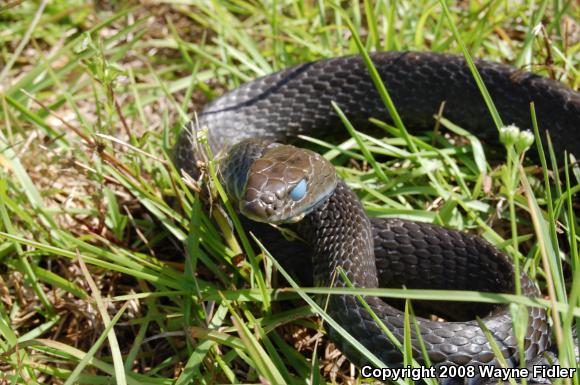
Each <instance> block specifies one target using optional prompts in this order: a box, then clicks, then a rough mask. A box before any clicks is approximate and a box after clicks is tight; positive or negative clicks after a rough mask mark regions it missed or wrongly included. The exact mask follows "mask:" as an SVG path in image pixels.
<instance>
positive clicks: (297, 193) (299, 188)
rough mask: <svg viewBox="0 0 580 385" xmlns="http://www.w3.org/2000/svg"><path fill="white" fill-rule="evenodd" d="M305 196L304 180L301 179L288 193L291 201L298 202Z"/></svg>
mask: <svg viewBox="0 0 580 385" xmlns="http://www.w3.org/2000/svg"><path fill="white" fill-rule="evenodd" d="M304 195H306V179H302V180H301V181H300V182H298V184H297V185H296V186H295V187H294V188H293V189H292V190H291V191H290V194H288V196H290V198H291V199H292V200H293V201H299V200H300V199H302V198H304Z"/></svg>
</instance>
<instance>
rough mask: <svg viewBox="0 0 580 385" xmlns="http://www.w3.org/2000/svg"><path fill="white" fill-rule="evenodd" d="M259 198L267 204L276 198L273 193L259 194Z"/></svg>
mask: <svg viewBox="0 0 580 385" xmlns="http://www.w3.org/2000/svg"><path fill="white" fill-rule="evenodd" d="M260 200H261V201H262V202H264V203H265V204H267V205H271V204H272V203H274V202H275V201H276V198H275V197H274V195H273V194H263V195H261V196H260Z"/></svg>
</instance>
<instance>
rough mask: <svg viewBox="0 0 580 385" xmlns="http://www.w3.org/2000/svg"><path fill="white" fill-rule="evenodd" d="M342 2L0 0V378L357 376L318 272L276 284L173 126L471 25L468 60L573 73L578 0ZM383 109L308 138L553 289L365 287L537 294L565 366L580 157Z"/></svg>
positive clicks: (445, 48)
mask: <svg viewBox="0 0 580 385" xmlns="http://www.w3.org/2000/svg"><path fill="white" fill-rule="evenodd" d="M343 5H344V6H345V8H344V9H342V10H341V9H339V8H337V7H336V6H335V5H333V4H332V3H330V2H325V1H318V2H305V1H274V2H270V3H262V2H252V1H246V0H240V1H235V2H225V1H214V2H193V1H192V2H190V3H189V2H187V1H182V2H169V1H168V2H164V1H160V2H156V3H155V4H152V3H149V2H143V4H138V3H137V5H132V6H129V5H125V4H124V3H123V2H112V3H110V4H106V3H102V4H101V3H100V2H99V5H95V4H86V3H85V2H81V1H76V0H65V1H60V2H48V1H44V2H43V1H40V2H19V1H14V2H8V3H5V4H4V5H1V6H0V47H1V50H0V63H2V65H1V68H2V69H1V70H0V164H1V165H2V168H1V169H0V383H7V384H12V383H14V384H16V383H30V384H40V383H66V384H72V383H86V384H104V383H119V384H124V383H127V384H174V383H175V384H188V383H195V384H223V383H263V382H269V383H272V384H278V383H304V382H310V383H313V384H314V383H316V384H318V383H326V382H329V383H330V382H333V381H335V382H338V383H358V382H361V381H362V380H361V379H360V378H359V377H358V376H359V375H358V374H357V372H356V371H355V370H353V368H351V367H350V366H349V365H348V362H346V361H345V359H344V357H342V356H340V354H339V352H338V351H337V350H336V349H335V348H333V347H332V344H330V343H329V342H328V340H327V339H326V338H324V331H323V330H324V329H323V327H322V325H321V322H320V321H319V320H318V318H317V317H315V316H313V314H314V313H315V312H314V310H313V309H314V305H315V304H314V303H313V302H309V303H308V302H307V304H305V302H302V301H300V299H299V298H300V296H303V297H304V296H305V295H308V294H314V293H318V294H323V295H324V294H328V293H329V290H328V289H323V288H322V289H320V288H319V289H315V288H302V289H300V288H295V289H275V288H277V287H279V286H278V285H277V284H276V278H275V275H274V274H273V272H274V270H275V264H276V263H275V260H273V259H271V258H269V257H268V256H267V254H264V253H262V252H260V250H255V251H256V252H258V253H256V252H254V251H252V250H250V248H249V246H248V242H247V241H242V240H243V239H244V237H243V236H242V234H243V232H241V233H240V232H237V230H232V229H231V227H230V225H229V222H228V219H227V217H226V216H229V215H230V214H229V213H226V214H225V215H224V213H225V212H224V211H222V210H221V209H220V207H223V205H222V203H221V197H220V195H219V194H217V192H215V193H214V194H215V195H214V196H212V197H210V199H206V200H205V203H202V202H201V201H200V193H199V190H196V189H195V188H193V189H190V188H188V186H189V187H195V186H194V185H192V183H191V181H189V180H188V179H187V178H181V176H180V175H179V173H178V172H177V170H175V168H174V167H173V166H172V163H171V162H170V151H171V147H172V143H173V141H174V140H175V138H176V135H177V133H178V132H179V130H180V129H181V127H182V126H183V124H184V123H185V122H186V121H187V120H188V119H189V118H190V117H191V116H192V115H193V112H194V111H196V110H199V109H200V108H201V107H202V106H203V104H204V103H205V102H206V101H208V100H210V99H212V98H215V97H217V96H219V95H220V94H221V93H222V92H223V91H224V90H226V89H231V88H233V87H235V86H237V85H239V84H241V83H243V82H245V81H247V80H250V79H252V78H255V77H257V76H260V75H264V74H267V73H270V72H272V71H274V70H277V69H280V68H284V67H287V66H289V65H292V64H297V63H302V62H304V61H309V60H315V59H319V58H324V57H332V56H337V55H342V54H347V53H354V52H358V51H359V50H360V49H362V48H364V49H366V50H370V51H372V50H393V49H397V50H422V51H436V52H454V53H461V52H462V45H461V44H460V43H459V42H463V44H464V47H465V48H466V49H467V51H468V52H469V53H470V54H471V55H472V56H474V57H482V58H487V59H489V60H494V61H500V62H508V63H512V64H514V65H517V66H519V67H523V68H526V69H531V70H533V71H534V72H538V73H541V74H543V75H546V76H554V77H556V78H558V79H560V80H561V81H562V82H564V83H566V84H568V85H569V86H570V87H572V88H576V89H577V88H578V85H579V83H580V76H579V74H578V70H577V68H578V62H579V60H580V54H579V51H580V43H579V42H578V38H577V28H578V25H577V23H576V22H575V20H578V16H579V8H578V5H577V4H575V3H574V2H573V1H538V2H535V1H527V2H519V1H507V0H497V1H489V2H479V1H467V2H461V3H458V4H455V3H453V4H451V3H449V7H450V8H449V10H448V12H446V11H445V9H444V8H443V7H442V6H441V3H440V2H439V1H435V0H432V1H427V0H420V1H414V2H411V1H397V2H390V1H379V2H371V1H352V2H350V3H348V4H346V3H345V4H343ZM347 5H348V7H346V6H347ZM540 21H541V22H542V26H543V27H542V28H537V26H538V24H539V22H540ZM575 23H576V24H575ZM349 24H350V25H351V26H352V27H351V28H350V29H349ZM353 32H356V33H354V34H353ZM357 34H358V35H360V46H357V40H356V38H355V37H356V36H357ZM387 91H388V90H387ZM395 107H396V106H395ZM337 108H340V106H337ZM531 113H532V114H533V110H532V111H531ZM346 118H348V117H346ZM496 121H498V120H497V118H496ZM402 123H404V122H402ZM377 124H379V125H380V126H381V127H382V128H384V132H385V135H384V137H382V138H372V137H369V136H368V135H365V134H364V133H357V134H355V135H354V139H350V140H348V141H346V142H344V143H320V142H319V141H317V140H316V139H315V138H305V140H309V141H314V142H316V143H318V144H321V145H322V146H323V148H326V149H327V152H326V153H325V156H326V157H327V158H328V159H331V160H332V161H333V163H334V164H335V165H336V167H337V170H338V173H339V174H340V176H341V177H342V178H343V179H345V180H346V181H347V182H348V184H349V185H350V186H351V187H352V188H353V189H355V191H356V192H357V194H358V195H359V197H360V198H361V199H362V201H363V203H364V205H365V208H366V209H367V212H368V213H369V215H372V216H381V217H403V218H409V219H413V220H419V221H426V222H434V223H439V224H444V225H446V226H450V227H453V228H457V229H462V230H468V231H470V232H473V233H478V234H480V235H481V236H482V237H484V238H486V239H487V240H488V241H490V242H491V243H493V244H495V245H497V246H498V247H499V248H500V249H502V250H504V251H506V252H507V253H508V254H509V255H510V256H512V257H513V258H514V260H515V261H517V266H519V268H520V269H521V270H523V271H525V272H527V273H528V274H529V275H530V276H531V277H532V278H533V279H534V280H536V281H537V282H538V284H539V286H540V287H541V288H542V291H543V292H544V293H545V294H546V296H545V298H544V299H541V300H537V301H532V300H530V299H528V298H525V297H522V296H518V295H510V296H508V295H496V296H493V295H489V296H484V295H482V294H480V293H471V292H425V291H417V290H402V289H381V290H373V291H369V294H376V295H383V296H384V295H386V296H390V297H397V298H401V297H402V298H413V299H418V298H424V299H433V298H439V299H442V298H447V299H460V300H466V301H491V302H502V303H509V304H512V305H510V306H511V307H512V310H513V313H514V314H519V311H518V306H526V305H527V306H529V305H532V304H540V305H541V306H545V307H547V308H549V309H551V310H552V311H551V315H552V320H553V321H554V324H555V325H554V330H555V333H554V334H555V337H556V340H557V344H558V352H559V356H560V359H561V360H562V362H564V363H566V362H567V363H568V364H570V365H574V364H573V363H572V362H573V361H574V358H573V354H572V347H573V337H572V335H571V330H572V327H571V326H572V325H573V324H574V323H575V322H576V319H577V317H579V316H580V303H579V300H578V298H579V295H580V277H579V275H580V268H579V267H578V265H579V259H578V235H577V234H578V227H577V226H578V219H577V217H576V212H575V209H574V204H575V203H574V202H575V200H576V201H577V195H578V191H579V190H580V185H579V184H578V181H579V180H580V170H579V169H578V167H577V165H573V164H572V161H571V160H570V159H568V158H565V162H566V163H565V164H561V163H557V162H556V160H555V159H556V157H555V156H553V154H552V153H551V151H550V148H544V149H542V150H541V151H540V154H542V156H541V157H540V162H539V167H536V166H532V165H529V164H528V165H526V166H525V167H522V166H521V162H520V159H519V157H518V156H517V153H516V151H515V149H513V150H514V151H509V149H508V153H511V154H513V155H514V156H508V158H507V159H506V162H504V164H499V165H498V164H497V162H495V163H493V165H492V164H490V162H489V160H490V159H489V158H488V157H486V154H488V153H487V152H485V151H483V150H482V145H481V143H479V141H477V140H476V139H475V138H474V137H473V136H472V135H470V134H469V133H466V132H464V131H463V130H462V129H461V128H460V127H456V126H454V125H453V123H452V122H448V121H446V120H444V119H442V120H441V126H442V127H440V131H441V132H444V133H447V132H451V133H453V135H452V136H449V135H435V134H434V133H425V134H424V135H422V136H411V135H409V134H406V132H405V131H404V130H403V129H402V126H400V125H399V124H397V125H396V127H392V126H389V125H386V124H384V123H380V122H377ZM353 129H354V130H356V127H354V128H353ZM353 132H354V131H353ZM538 135H539V134H538V132H536V136H537V137H536V141H535V144H534V145H539V143H540V142H539V140H538V139H539V138H538ZM450 138H451V139H450ZM355 139H356V140H355ZM384 155H388V156H389V158H387V160H386V161H384V162H382V163H381V162H378V161H376V159H383V158H384ZM488 156H489V155H488ZM560 159H561V158H560ZM369 164H370V165H371V166H370V167H369ZM564 166H566V167H564ZM559 168H563V169H564V173H553V172H550V171H549V170H550V169H552V170H553V169H559ZM208 206H211V209H208ZM233 216H234V217H235V214H233ZM348 290H349V289H342V291H343V292H344V291H346V292H349V291H348ZM332 292H333V293H335V292H337V291H335V290H333V291H332ZM350 293H351V294H361V293H362V291H361V290H360V289H357V290H356V291H354V290H351V291H350ZM289 300H290V301H291V302H289ZM318 312H319V313H322V314H323V318H324V319H325V322H332V320H329V319H326V318H325V317H324V311H323V309H318ZM409 319H410V320H412V317H409ZM408 322H409V323H412V321H408ZM522 322H523V321H519V322H518V323H517V324H518V325H521V324H522ZM410 326H411V325H410ZM578 382H579V378H578V377H575V378H573V379H571V380H570V381H569V383H574V384H578Z"/></svg>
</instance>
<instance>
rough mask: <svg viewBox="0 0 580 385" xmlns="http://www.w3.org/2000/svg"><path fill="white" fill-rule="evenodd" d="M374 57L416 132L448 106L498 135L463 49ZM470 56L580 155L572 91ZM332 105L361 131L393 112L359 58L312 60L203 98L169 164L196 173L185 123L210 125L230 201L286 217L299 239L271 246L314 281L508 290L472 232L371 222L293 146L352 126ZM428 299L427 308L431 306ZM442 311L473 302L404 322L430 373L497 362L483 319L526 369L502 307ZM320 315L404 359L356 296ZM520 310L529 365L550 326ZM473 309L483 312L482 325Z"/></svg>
mask: <svg viewBox="0 0 580 385" xmlns="http://www.w3.org/2000/svg"><path fill="white" fill-rule="evenodd" d="M370 59H371V60H372V62H373V64H374V66H375V68H376V70H377V72H378V74H379V75H380V78H381V79H382V81H383V83H384V85H385V87H386V88H387V90H388V92H389V95H390V97H391V99H392V101H393V103H394V105H395V106H396V109H397V111H398V114H399V115H400V117H401V119H402V121H403V122H404V123H405V126H406V127H407V128H408V130H409V131H410V132H411V133H419V132H423V131H425V130H432V129H433V127H434V124H435V122H436V118H437V115H438V114H439V112H440V110H441V107H442V103H444V106H443V109H442V110H443V116H444V117H445V118H447V119H449V120H450V121H452V122H453V123H455V124H457V125H459V126H461V127H463V128H464V129H466V130H468V131H469V132H471V133H473V134H474V135H476V136H477V137H478V138H480V139H482V140H485V141H486V143H487V142H489V143H490V144H492V145H493V144H494V143H497V140H498V139H497V138H498V129H497V126H496V125H495V124H494V121H493V119H492V117H491V114H490V113H489V108H488V106H487V105H486V103H485V101H484V98H483V97H482V94H481V91H480V88H478V86H477V83H476V81H475V80H474V77H473V75H472V72H471V70H470V68H469V65H468V63H467V62H466V60H465V59H464V57H463V56H458V55H450V54H440V53H430V52H380V53H373V54H371V55H370ZM474 64H475V67H476V68H477V70H478V72H479V74H480V76H481V79H482V80H483V83H484V84H485V85H486V87H487V89H488V90H489V93H490V95H491V98H492V100H493V101H494V103H495V106H497V110H498V112H499V115H500V116H501V118H502V121H504V122H507V123H510V124H515V125H516V126H518V127H519V128H521V129H528V128H531V127H532V120H531V118H530V103H532V102H533V103H534V108H535V112H536V117H537V124H538V127H540V129H541V130H543V131H547V132H548V133H549V135H550V138H551V143H552V145H553V147H554V149H555V152H556V153H557V154H559V156H560V157H561V156H562V154H564V152H565V151H567V152H568V153H572V154H580V132H579V129H580V94H579V93H578V92H576V91H574V90H572V89H570V88H568V87H566V86H565V85H564V84H562V83H561V82H559V81H556V80H552V79H549V78H546V77H542V76H540V75H537V74H533V73H530V72H527V71H523V70H520V69H516V68H514V67H512V66H509V65H506V64H500V63H495V62H490V61H485V60H479V59H478V60H474ZM332 102H334V103H336V105H338V106H339V107H340V108H341V110H342V111H343V112H344V114H345V115H346V116H347V117H348V119H349V121H350V122H351V123H352V125H353V126H354V127H356V129H357V130H359V131H363V132H364V131H372V130H373V129H375V130H376V126H375V125H373V123H372V121H371V120H370V119H369V118H371V117H374V118H378V119H381V120H383V121H387V122H390V121H392V120H391V117H390V114H389V112H388V110H387V109H386V107H385V104H384V102H383V101H382V99H381V96H380V94H379V92H378V91H377V89H376V87H375V85H374V83H373V79H372V77H371V76H370V75H369V71H368V69H367V65H366V64H365V61H364V60H363V59H362V57H361V56H360V55H352V56H344V57H335V58H330V59H324V60H318V61H313V62H309V63H303V64H299V65H296V66H293V67H290V68H287V69H283V70H281V71H278V72H275V73H272V74H269V75H266V76H263V77H259V78H257V79H255V80H252V81H249V82H247V83H245V84H242V85H240V86H239V87H237V88H235V89H233V90H231V91H229V92H226V93H225V94H223V95H222V96H220V97H218V98H217V99H215V100H213V101H211V102H210V103H208V104H207V105H205V107H204V108H203V109H202V110H201V111H200V113H199V114H198V115H197V120H196V121H195V124H193V123H192V124H190V125H188V126H186V128H185V129H183V130H182V131H181V134H180V135H179V137H178V139H177V142H176V145H175V148H174V161H175V163H176V165H177V166H178V167H179V168H180V169H181V170H183V171H184V172H187V173H189V174H190V175H192V176H199V174H200V169H199V165H200V163H199V160H200V150H199V146H197V145H196V133H195V132H194V131H195V130H193V128H194V126H195V127H197V128H205V129H207V131H206V132H207V134H206V135H207V142H208V143H209V147H210V148H211V149H212V153H213V154H219V155H216V157H217V158H219V161H218V162H219V163H218V170H219V176H220V181H221V182H222V184H223V186H224V188H225V189H226V191H227V193H228V196H229V199H230V200H231V202H232V203H233V204H234V206H235V207H236V209H237V210H238V211H239V212H240V213H241V214H242V215H243V216H244V217H246V218H248V219H249V220H251V221H254V222H257V223H261V224H266V225H258V226H261V227H260V229H262V230H263V231H265V232H267V230H264V229H266V228H269V229H270V228H272V226H271V225H269V224H286V225H287V226H289V227H291V228H292V229H293V230H295V231H296V232H297V233H298V234H299V235H300V237H301V238H303V240H304V241H305V242H306V246H305V247H302V248H301V246H296V251H292V249H289V248H290V247H294V246H292V245H295V244H296V243H285V244H283V246H282V247H278V249H284V250H286V251H288V250H290V251H289V254H292V255H291V256H290V258H294V259H295V261H294V263H295V264H299V268H298V270H308V272H311V274H312V277H311V279H312V280H313V283H314V285H316V286H321V287H330V286H333V287H347V286H348V285H353V286H354V287H361V288H377V287H395V288H396V287H399V288H400V287H406V288H420V289H433V290H435V289H454V290H475V291H482V292H499V293H513V292H514V290H515V279H516V278H515V272H514V265H513V262H512V261H511V260H510V259H509V258H508V256H507V255H506V254H505V253H503V252H501V251H500V250H499V249H498V248H497V247H495V246H493V245H491V244H490V243H488V242H487V241H485V240H483V239H482V238H480V237H479V236H477V235H474V234H470V233H467V232H464V231H457V230H453V229H449V228H445V227H441V226H438V225H435V224H430V223H424V222H417V221H410V220H404V219H398V218H369V217H368V216H367V214H366V213H365V210H364V208H363V206H362V204H361V203H360V201H359V200H358V198H357V196H356V194H355V193H354V192H352V191H351V190H350V188H349V187H348V186H347V184H346V183H345V182H344V181H342V180H340V179H339V178H338V176H337V174H336V170H335V169H334V167H333V166H332V164H330V163H329V162H328V161H327V160H326V159H325V158H324V157H323V156H321V155H319V154H318V153H316V152H314V151H312V150H310V149H306V148H299V147H296V146H295V145H296V143H297V141H298V140H299V139H298V138H299V136H300V135H309V136H314V137H316V138H332V139H339V138H344V137H345V136H346V135H348V134H347V131H346V130H345V128H344V125H343V123H342V122H341V119H340V116H339V115H338V114H337V111H336V109H335V108H334V107H333V105H332ZM257 236H258V238H260V236H261V234H260V233H257ZM264 237H265V238H269V239H270V240H269V241H268V242H266V241H265V245H266V248H269V247H272V248H276V246H279V242H282V241H281V240H280V239H276V237H273V236H270V235H267V236H266V235H264ZM272 239H274V240H272ZM306 254H309V255H306ZM274 255H276V254H275V253H274ZM304 256H305V257H304ZM300 258H302V259H300ZM304 258H306V261H307V262H304ZM299 261H302V262H299ZM302 263H309V264H310V265H301V264H302ZM290 264H292V261H290ZM305 266H311V267H309V268H306V269H305ZM339 271H342V272H343V274H344V275H342V274H338V273H337V272H339ZM345 277H346V278H345ZM517 279H519V281H520V284H521V292H522V295H524V296H527V297H532V298H534V297H539V296H540V295H541V294H540V292H539V290H538V288H537V287H536V286H535V284H534V283H533V282H532V281H531V279H530V278H529V277H528V276H527V275H525V274H524V273H522V274H520V277H518V278H517ZM364 300H365V302H366V304H367V305H368V308H370V310H372V313H374V315H375V316H376V317H378V318H379V319H380V321H382V323H383V324H384V325H385V326H386V327H387V328H388V329H389V330H390V332H391V333H392V335H393V336H394V337H395V338H396V339H397V340H399V341H403V340H404V338H405V313H404V311H403V310H402V309H401V306H400V304H399V305H397V304H392V303H390V302H387V301H386V300H384V299H383V298H379V297H375V296H371V295H367V296H364ZM425 306H426V309H427V313H428V310H429V303H427V304H425ZM439 308H440V309H444V310H448V311H449V312H450V313H453V312H454V311H455V309H465V308H466V309H467V310H466V311H465V312H464V314H463V315H460V316H458V317H457V320H453V315H452V314H451V315H449V317H450V320H449V321H445V322H440V321H439V320H433V319H432V318H427V317H421V316H417V317H416V328H414V327H411V329H412V330H410V331H409V333H410V341H411V344H412V349H411V350H412V353H413V356H414V357H415V359H417V361H418V362H420V363H424V361H423V359H424V355H425V354H426V355H427V356H428V358H429V361H430V363H431V365H432V366H434V367H436V368H441V367H443V366H465V367H468V366H472V367H479V366H482V365H491V366H494V367H500V366H501V363H500V362H501V360H500V359H498V357H497V356H496V354H494V351H493V347H492V345H491V344H490V341H489V337H488V336H486V334H485V332H484V330H483V329H482V327H481V324H480V322H481V323H483V324H484V325H485V329H487V330H488V331H489V333H490V336H491V338H492V339H493V340H494V342H495V344H496V346H497V348H499V350H500V352H501V355H502V356H503V359H504V360H505V362H506V363H507V365H508V366H511V367H517V366H518V365H520V363H519V360H520V352H519V351H518V348H517V346H518V344H517V339H516V337H515V334H514V330H513V326H512V317H511V315H510V314H511V313H510V310H509V306H507V305H498V306H494V307H489V306H487V307H486V305H484V304H471V305H467V304H466V305H465V306H464V307H463V308H462V307H460V306H456V305H454V304H453V303H451V302H449V303H443V306H439ZM326 310H327V313H328V315H329V316H330V317H332V318H333V319H334V320H335V321H336V322H337V323H338V324H339V325H341V327H342V328H343V329H344V330H346V331H347V332H348V333H350V335H351V336H352V337H354V338H355V339H356V340H357V341H359V342H360V344H361V345H362V346H364V347H365V348H366V349H368V350H369V351H370V352H371V353H372V354H374V355H375V356H376V357H377V358H378V359H379V360H381V361H382V362H383V363H384V364H385V365H387V366H389V367H402V365H403V364H404V357H403V354H402V353H401V351H400V349H399V348H397V347H396V345H397V344H395V343H394V342H393V341H392V340H391V339H390V338H388V337H387V336H386V335H385V333H384V331H383V329H382V328H381V326H380V325H379V324H378V323H377V321H376V320H375V319H374V318H373V317H372V315H371V312H369V311H368V310H367V309H366V308H365V307H364V306H363V304H361V302H360V301H359V299H357V298H356V297H355V296H353V295H338V294H337V295H331V296H329V299H328V304H327V308H326ZM458 311H459V310H458ZM527 314H528V324H527V330H526V332H525V337H524V344H523V354H522V356H523V357H524V359H525V360H526V364H529V363H531V362H535V361H534V360H537V359H538V357H541V356H542V354H544V353H545V352H546V351H547V350H548V349H550V345H551V331H550V327H549V321H548V316H547V313H546V310H545V309H543V308H542V307H528V308H527ZM475 315H477V316H481V319H480V321H478V320H477V319H476V317H475ZM470 317H471V318H470ZM327 329H328V335H329V337H330V339H331V340H332V341H333V342H335V343H336V345H337V346H338V348H339V349H340V350H341V351H342V352H343V353H344V354H345V355H346V357H347V358H348V359H349V360H350V361H351V362H352V363H354V364H355V365H357V366H359V367H362V366H364V365H368V364H369V361H368V359H367V358H366V356H365V355H363V354H361V353H360V352H359V351H358V350H357V349H356V348H355V347H353V346H352V345H351V344H350V343H349V342H347V341H346V339H345V338H344V337H343V334H342V333H341V332H339V331H337V330H335V329H334V328H332V327H327ZM421 344H422V345H421ZM439 380H440V381H441V383H444V384H455V383H468V384H480V383H484V382H485V381H486V379H485V378H482V377H481V376H478V375H475V376H470V378H458V377H457V376H456V377H451V378H439Z"/></svg>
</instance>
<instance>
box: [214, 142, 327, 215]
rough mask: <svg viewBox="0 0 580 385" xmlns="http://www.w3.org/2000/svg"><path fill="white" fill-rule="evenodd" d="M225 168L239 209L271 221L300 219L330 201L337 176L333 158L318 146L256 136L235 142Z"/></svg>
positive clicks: (225, 180) (223, 172) (222, 165)
mask: <svg viewBox="0 0 580 385" xmlns="http://www.w3.org/2000/svg"><path fill="white" fill-rule="evenodd" d="M220 174H221V177H222V181H223V184H224V186H225V188H226V190H227V192H228V194H229V196H230V198H233V200H234V201H235V202H236V203H237V206H238V209H239V211H240V212H241V213H242V214H243V215H244V216H246V217H248V218H250V219H252V220H255V221H258V222H267V223H289V222H297V221H299V220H300V219H302V218H303V217H304V216H305V215H307V214H308V213H310V212H311V211H312V210H313V209H315V208H316V207H317V206H318V205H320V204H322V203H323V202H324V201H326V198H328V197H329V196H330V195H331V194H332V192H333V191H334V189H335V187H336V184H337V180H338V179H337V176H336V171H335V170H334V167H333V166H332V164H330V162H328V161H327V160H326V159H324V158H323V157H322V156H321V155H319V154H317V153H315V152H313V151H310V150H306V149H303V148H298V147H295V146H291V145H283V144H278V143H268V142H260V141H256V140H246V141H242V142H240V143H239V144H237V145H235V146H233V147H232V148H230V151H229V153H228V156H227V157H226V158H225V159H224V160H222V162H221V163H220Z"/></svg>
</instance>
